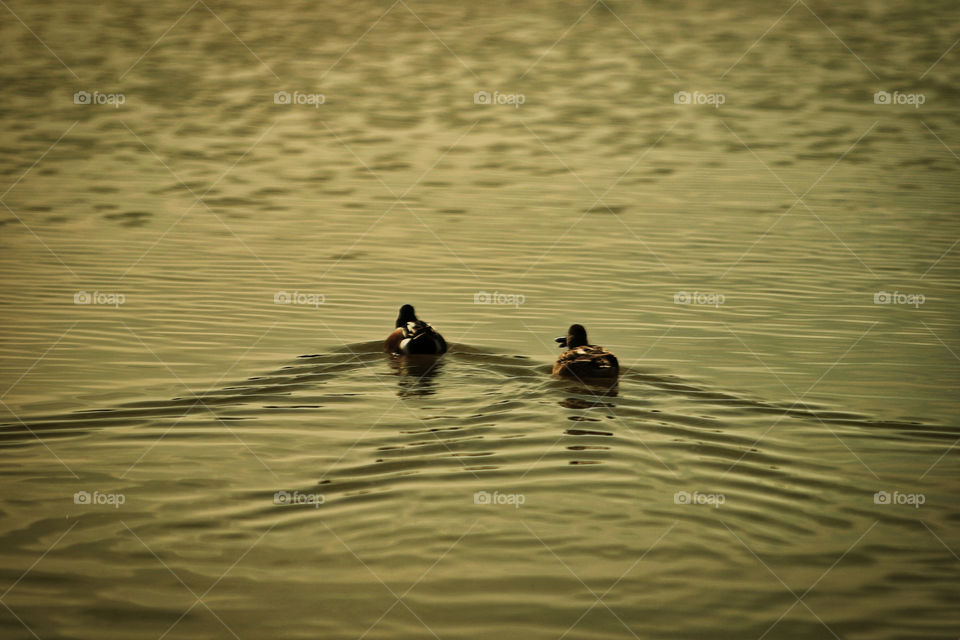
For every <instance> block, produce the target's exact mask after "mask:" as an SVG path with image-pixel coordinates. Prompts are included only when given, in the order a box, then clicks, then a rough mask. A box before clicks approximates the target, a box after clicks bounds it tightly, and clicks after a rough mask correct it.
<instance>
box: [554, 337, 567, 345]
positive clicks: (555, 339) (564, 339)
mask: <svg viewBox="0 0 960 640" xmlns="http://www.w3.org/2000/svg"><path fill="white" fill-rule="evenodd" d="M553 341H554V342H559V343H560V344H559V345H557V346H559V347H560V348H563V347H565V346H567V336H560V337H559V338H554V339H553Z"/></svg>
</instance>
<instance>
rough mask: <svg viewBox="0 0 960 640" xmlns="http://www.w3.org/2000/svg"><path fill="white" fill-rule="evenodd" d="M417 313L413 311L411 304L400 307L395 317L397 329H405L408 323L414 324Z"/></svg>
mask: <svg viewBox="0 0 960 640" xmlns="http://www.w3.org/2000/svg"><path fill="white" fill-rule="evenodd" d="M416 321H417V313H416V312H415V311H414V310H413V305H412V304H405V305H403V306H402V307H400V313H399V315H397V324H396V326H397V327H405V326H407V323H408V322H416Z"/></svg>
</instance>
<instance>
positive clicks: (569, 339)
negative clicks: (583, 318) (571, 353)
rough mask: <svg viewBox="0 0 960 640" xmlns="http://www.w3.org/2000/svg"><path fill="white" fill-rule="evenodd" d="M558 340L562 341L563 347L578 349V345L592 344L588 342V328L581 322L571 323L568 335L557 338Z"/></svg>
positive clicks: (561, 346)
mask: <svg viewBox="0 0 960 640" xmlns="http://www.w3.org/2000/svg"><path fill="white" fill-rule="evenodd" d="M556 341H557V342H559V343H560V348H561V349H562V348H564V347H566V348H567V349H576V348H577V347H582V346H584V345H587V344H590V343H589V342H587V330H586V329H584V328H583V325H580V324H572V325H570V328H569V329H567V335H565V336H560V337H559V338H556Z"/></svg>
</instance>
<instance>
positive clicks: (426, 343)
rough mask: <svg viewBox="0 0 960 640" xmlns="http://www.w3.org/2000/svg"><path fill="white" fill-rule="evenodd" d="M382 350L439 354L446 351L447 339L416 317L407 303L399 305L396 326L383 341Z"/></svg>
mask: <svg viewBox="0 0 960 640" xmlns="http://www.w3.org/2000/svg"><path fill="white" fill-rule="evenodd" d="M383 348H384V351H386V352H387V353H393V354H397V355H407V354H409V355H414V354H418V355H440V354H442V353H446V351H447V341H446V340H444V339H443V336H442V335H440V334H439V333H438V332H437V330H436V329H434V328H433V327H432V326H430V325H429V324H428V323H426V322H424V321H422V320H419V319H417V315H416V312H415V311H414V309H413V307H412V306H411V305H409V304H405V305H403V306H402V307H400V314H399V315H398V316H397V322H396V328H395V329H394V330H393V332H392V333H391V334H390V335H389V336H387V339H386V340H385V341H384V343H383Z"/></svg>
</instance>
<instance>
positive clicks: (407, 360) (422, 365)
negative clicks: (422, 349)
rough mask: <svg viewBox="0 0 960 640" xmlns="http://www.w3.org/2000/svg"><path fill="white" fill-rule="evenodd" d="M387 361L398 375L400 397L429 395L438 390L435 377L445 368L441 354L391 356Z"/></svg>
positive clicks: (398, 393)
mask: <svg viewBox="0 0 960 640" xmlns="http://www.w3.org/2000/svg"><path fill="white" fill-rule="evenodd" d="M387 362H388V364H389V365H390V368H391V369H392V370H393V371H394V375H396V376H397V395H398V396H399V397H401V398H409V397H415V396H429V395H433V394H434V393H436V392H437V389H436V386H437V383H436V380H435V377H436V376H437V374H439V373H440V372H441V371H442V370H443V358H442V357H441V356H428V355H403V356H391V357H390V358H389V359H388V360H387Z"/></svg>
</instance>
